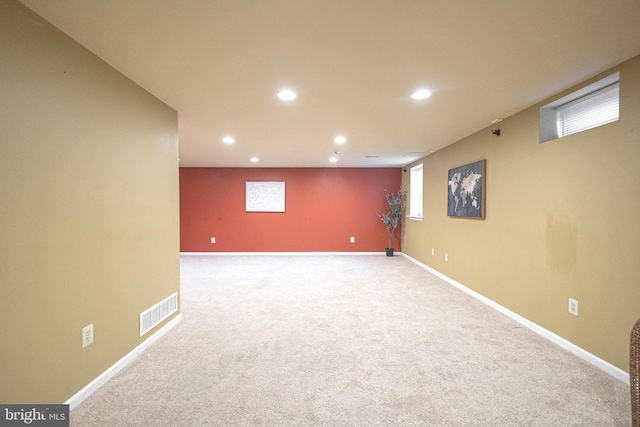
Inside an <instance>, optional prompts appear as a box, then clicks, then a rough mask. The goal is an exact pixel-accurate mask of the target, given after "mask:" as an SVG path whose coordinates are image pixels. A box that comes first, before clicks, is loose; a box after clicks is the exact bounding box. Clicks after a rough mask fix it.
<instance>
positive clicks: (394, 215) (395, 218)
mask: <svg viewBox="0 0 640 427" xmlns="http://www.w3.org/2000/svg"><path fill="white" fill-rule="evenodd" d="M384 195H385V197H386V199H387V203H388V204H389V210H387V209H384V210H383V211H382V213H381V214H378V216H379V217H380V219H381V220H382V222H383V223H384V226H385V227H386V228H387V236H388V238H389V246H388V247H386V248H385V251H386V252H387V256H393V250H394V249H393V248H392V247H391V240H392V239H393V236H394V235H395V234H396V229H397V228H398V224H399V223H400V219H401V218H402V214H403V212H404V207H405V202H406V200H407V193H406V191H402V187H400V190H398V192H397V193H389V192H387V190H385V191H384Z"/></svg>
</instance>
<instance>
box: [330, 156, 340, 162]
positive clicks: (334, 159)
mask: <svg viewBox="0 0 640 427" xmlns="http://www.w3.org/2000/svg"><path fill="white" fill-rule="evenodd" d="M329 161H330V162H331V163H335V162H337V161H338V158H337V157H331V158H330V159H329Z"/></svg>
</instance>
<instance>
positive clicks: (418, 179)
mask: <svg viewBox="0 0 640 427" xmlns="http://www.w3.org/2000/svg"><path fill="white" fill-rule="evenodd" d="M422 182H423V181H422V163H421V164H419V165H418V166H414V167H412V168H411V175H410V176H409V188H410V190H409V217H410V218H422Z"/></svg>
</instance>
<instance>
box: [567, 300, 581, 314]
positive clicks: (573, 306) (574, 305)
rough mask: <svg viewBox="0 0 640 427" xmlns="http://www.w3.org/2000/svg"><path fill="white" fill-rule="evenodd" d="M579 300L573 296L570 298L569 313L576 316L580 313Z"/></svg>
mask: <svg viewBox="0 0 640 427" xmlns="http://www.w3.org/2000/svg"><path fill="white" fill-rule="evenodd" d="M578 308H579V306H578V300H577V299H573V298H569V313H570V314H573V315H574V316H577V315H578Z"/></svg>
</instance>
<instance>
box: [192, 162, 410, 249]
mask: <svg viewBox="0 0 640 427" xmlns="http://www.w3.org/2000/svg"><path fill="white" fill-rule="evenodd" d="M401 174H402V171H401V169H400V168H382V169H376V168H353V169H349V168H180V236H181V241H180V247H181V250H182V251H183V252H317V251H320V252H325V251H327V252H343V251H344V252H383V251H384V249H385V248H386V247H387V246H388V239H387V231H386V229H385V227H384V224H383V223H382V221H381V220H380V218H378V215H377V214H378V213H381V212H382V211H383V209H384V208H385V207H387V206H388V205H387V202H386V199H385V190H387V191H390V192H391V191H395V192H397V191H398V190H399V189H400V181H401ZM246 182H284V190H285V209H284V212H246ZM351 237H354V238H355V242H354V243H351V242H350V238H351ZM399 237H400V227H398V231H397V233H396V239H395V240H394V241H393V243H392V244H393V245H394V248H395V250H396V251H399V250H400V249H401V248H400V239H399ZM211 238H215V243H212V242H211Z"/></svg>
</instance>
